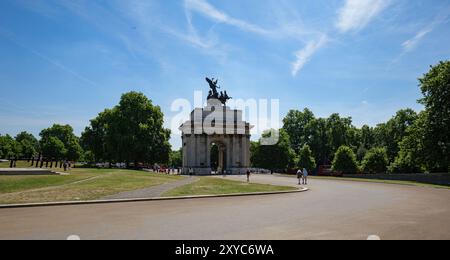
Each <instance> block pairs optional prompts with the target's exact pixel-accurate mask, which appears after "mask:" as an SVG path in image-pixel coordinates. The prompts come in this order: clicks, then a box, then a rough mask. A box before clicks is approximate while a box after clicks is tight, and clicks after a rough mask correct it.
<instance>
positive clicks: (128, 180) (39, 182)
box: [0, 169, 184, 204]
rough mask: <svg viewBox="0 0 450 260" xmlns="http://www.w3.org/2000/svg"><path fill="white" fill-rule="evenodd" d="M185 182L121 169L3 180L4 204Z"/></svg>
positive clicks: (1, 195)
mask: <svg viewBox="0 0 450 260" xmlns="http://www.w3.org/2000/svg"><path fill="white" fill-rule="evenodd" d="M182 178H184V177H182V176H174V175H163V174H152V173H148V172H143V171H133V170H117V169H72V170H71V171H70V175H64V176H0V204H15V203H35V202H57V201H76V200H94V199H99V198H102V197H104V196H108V195H112V194H116V193H119V192H123V191H130V190H136V189H142V188H147V187H151V186H156V185H161V184H164V183H169V182H173V181H177V180H180V179H182Z"/></svg>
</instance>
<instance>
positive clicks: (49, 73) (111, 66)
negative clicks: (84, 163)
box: [0, 0, 450, 148]
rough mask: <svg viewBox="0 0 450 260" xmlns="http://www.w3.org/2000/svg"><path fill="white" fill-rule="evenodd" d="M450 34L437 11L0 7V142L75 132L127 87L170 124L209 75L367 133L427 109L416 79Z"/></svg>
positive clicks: (307, 1)
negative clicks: (367, 128)
mask: <svg viewBox="0 0 450 260" xmlns="http://www.w3.org/2000/svg"><path fill="white" fill-rule="evenodd" d="M449 24H450V3H449V2H448V1H444V0H422V1H420V0H364V1H363V0H339V1H338V0H326V1H325V0H323V1H317V0H302V1H299V0H227V1H218V0H184V1H183V0H177V1H162V0H161V1H156V0H154V1H150V0H147V1H134V0H131V1H130V0H103V1H100V0H99V1H92V0H86V1H79V0H54V1H53V0H47V1H43V0H2V1H0V57H1V59H0V133H1V134H6V133H8V134H12V135H15V134H17V133H18V132H20V131H22V130H27V131H30V132H32V133H34V134H36V135H37V134H38V133H39V132H40V130H41V129H43V128H46V127H48V126H50V125H51V124H53V123H68V124H71V125H72V126H73V127H74V129H75V131H76V133H77V134H80V133H81V131H82V130H83V129H84V127H85V126H87V125H88V124H89V119H92V118H94V117H95V116H96V115H97V114H98V113H99V112H100V111H102V110H103V109H105V108H107V107H112V106H114V105H115V104H117V103H118V101H119V98H120V95H121V94H122V93H124V92H127V91H131V90H136V91H141V92H143V93H145V94H146V95H147V96H148V97H150V98H151V99H152V100H153V102H154V103H155V104H157V105H159V106H161V108H162V109H163V111H164V112H165V115H166V121H167V122H168V123H169V122H170V120H171V118H172V117H173V116H174V115H175V114H176V113H174V112H171V111H170V107H171V104H172V102H173V101H174V100H175V99H178V98H187V99H189V100H192V99H193V92H194V91H195V90H207V85H206V82H204V77H205V76H211V77H216V78H217V77H218V78H219V79H220V83H221V85H223V86H224V87H226V89H227V90H228V92H229V93H230V94H231V96H233V97H235V98H242V99H249V98H254V99H260V98H267V99H279V100H280V110H281V116H284V115H285V114H286V112H287V111H288V110H289V109H303V108H304V107H309V108H310V109H312V110H313V111H314V113H315V114H316V115H317V116H321V117H326V116H329V115H330V114H331V113H334V112H339V113H340V114H342V115H343V116H352V117H353V119H354V123H355V125H357V126H361V125H363V124H369V125H372V126H375V125H376V124H378V123H381V122H384V121H386V120H387V119H389V118H390V117H391V116H392V115H393V114H394V113H395V112H396V111H397V110H399V109H401V108H406V107H410V108H413V109H416V110H420V109H421V107H420V106H419V105H418V104H417V103H416V100H417V99H418V98H420V92H419V88H418V81H417V78H418V77H419V76H421V75H422V74H423V73H425V72H426V71H427V70H428V68H429V65H431V64H436V63H437V62H438V61H440V60H447V59H449V58H450V26H449ZM172 143H173V144H174V146H175V148H176V147H177V146H179V144H180V140H179V137H178V136H174V138H173V140H172Z"/></svg>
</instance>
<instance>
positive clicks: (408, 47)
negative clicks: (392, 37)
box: [402, 26, 434, 52]
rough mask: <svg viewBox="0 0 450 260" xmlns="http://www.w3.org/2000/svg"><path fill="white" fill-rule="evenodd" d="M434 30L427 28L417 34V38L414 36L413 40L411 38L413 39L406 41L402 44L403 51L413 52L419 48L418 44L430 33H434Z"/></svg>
mask: <svg viewBox="0 0 450 260" xmlns="http://www.w3.org/2000/svg"><path fill="white" fill-rule="evenodd" d="M433 29H434V28H432V27H429V26H427V27H426V28H424V29H422V30H420V31H419V32H418V33H417V34H416V36H414V37H413V38H411V39H409V40H407V41H405V42H404V43H403V44H402V46H403V49H404V50H405V51H406V52H409V51H411V50H413V49H414V48H415V47H416V46H417V44H418V43H419V42H420V41H421V40H422V39H423V38H424V37H425V36H427V34H429V33H430V32H432V31H433Z"/></svg>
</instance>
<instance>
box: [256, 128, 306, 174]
mask: <svg viewBox="0 0 450 260" xmlns="http://www.w3.org/2000/svg"><path fill="white" fill-rule="evenodd" d="M274 132H276V131H274V130H269V131H266V132H265V133H264V134H263V137H269V136H270V135H271V134H274ZM278 133H279V139H278V143H277V144H276V145H261V142H257V143H252V145H251V152H252V154H251V161H252V164H253V166H254V167H258V168H264V169H270V170H284V169H287V168H290V167H294V166H295V165H296V163H297V162H296V159H297V158H296V154H295V151H294V150H293V149H292V148H291V144H290V141H289V135H288V134H287V133H286V131H285V130H284V129H281V130H280V131H279V132H278Z"/></svg>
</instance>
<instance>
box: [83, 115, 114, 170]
mask: <svg viewBox="0 0 450 260" xmlns="http://www.w3.org/2000/svg"><path fill="white" fill-rule="evenodd" d="M114 114H116V113H115V112H114V109H113V110H111V109H106V110H105V111H103V112H101V113H99V114H98V116H97V117H96V118H94V119H92V120H91V121H90V122H91V124H90V126H89V127H86V129H85V130H84V132H83V133H82V135H81V138H80V144H81V146H82V148H83V149H84V150H89V151H91V152H92V153H93V155H94V161H96V162H101V161H109V162H111V161H113V159H114V156H113V151H114V149H115V147H114V136H112V133H111V132H112V131H110V124H111V122H113V121H114V120H115V119H114Z"/></svg>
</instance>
